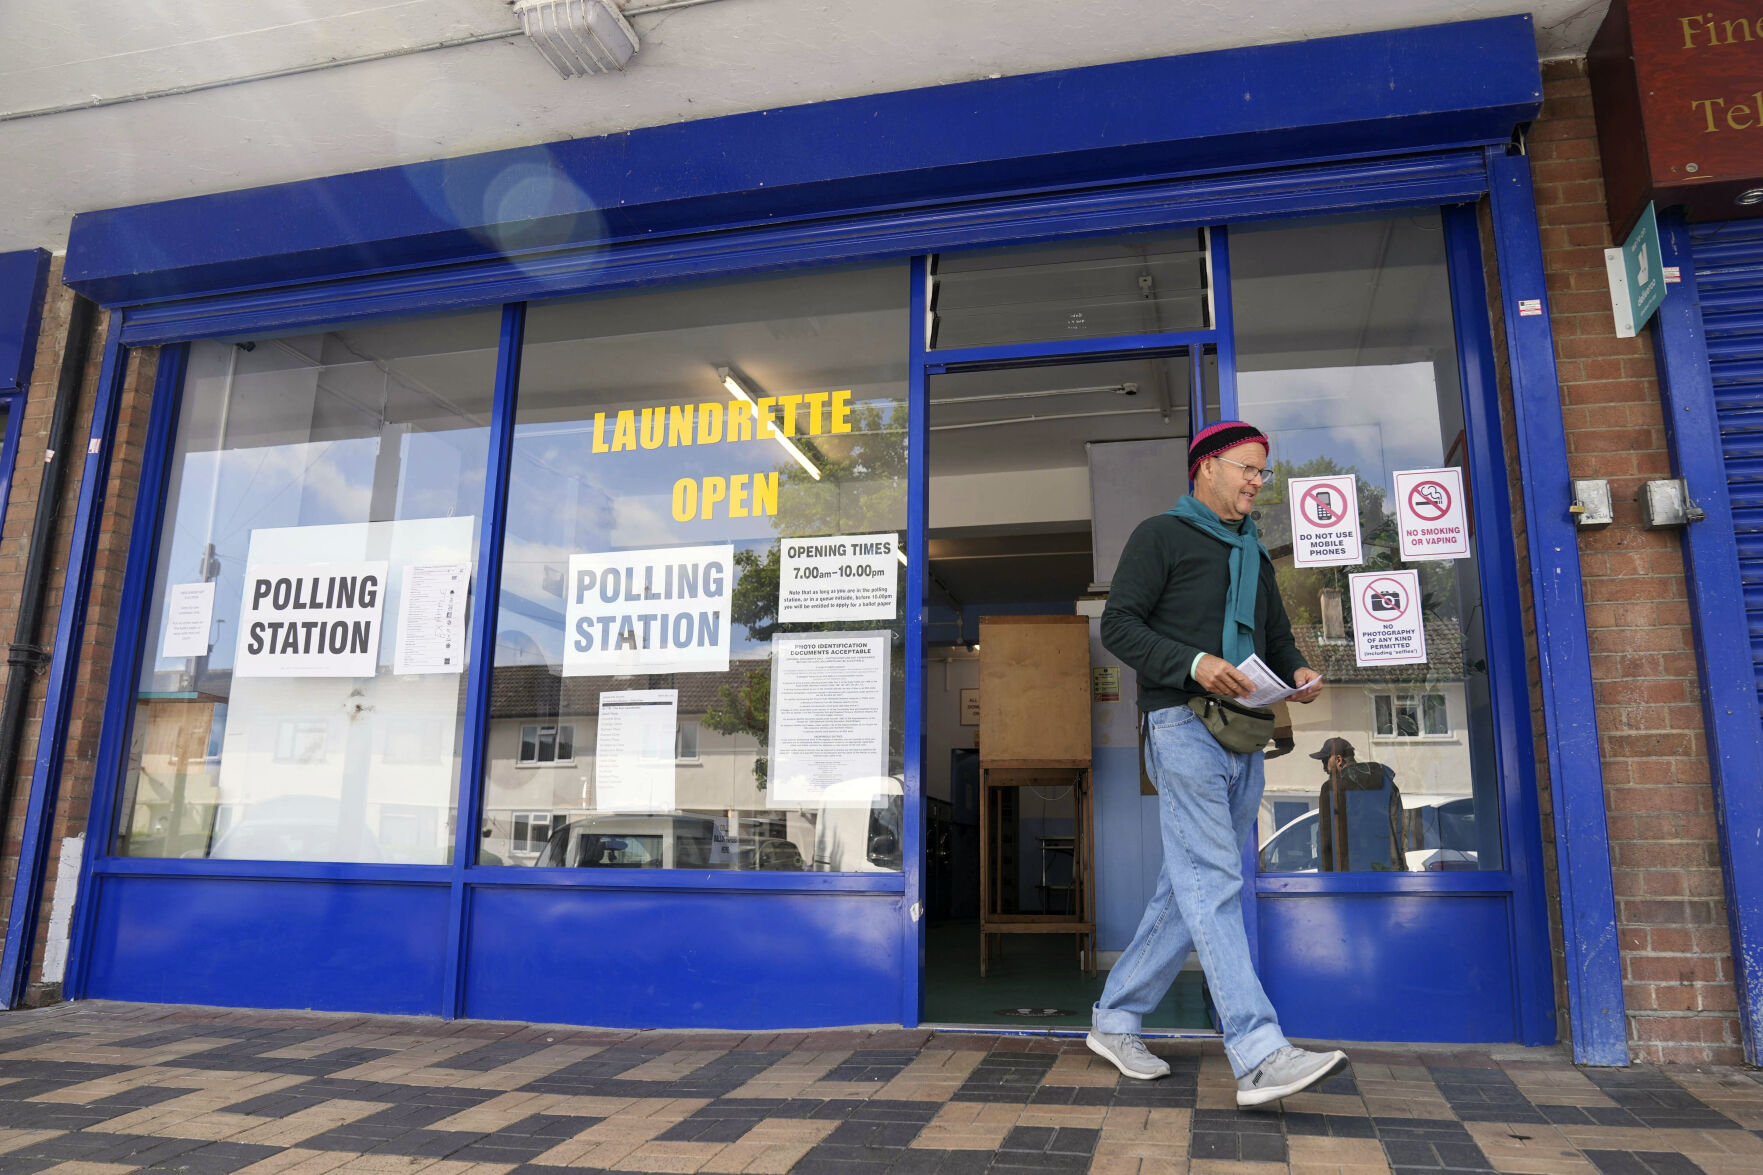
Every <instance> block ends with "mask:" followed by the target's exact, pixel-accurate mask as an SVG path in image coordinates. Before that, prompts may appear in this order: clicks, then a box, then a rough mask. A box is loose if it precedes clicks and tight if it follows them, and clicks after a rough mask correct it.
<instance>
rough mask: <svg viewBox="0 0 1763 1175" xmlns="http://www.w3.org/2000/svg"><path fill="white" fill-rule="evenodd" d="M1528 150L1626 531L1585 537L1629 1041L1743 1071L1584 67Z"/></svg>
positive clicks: (1584, 392)
mask: <svg viewBox="0 0 1763 1175" xmlns="http://www.w3.org/2000/svg"><path fill="white" fill-rule="evenodd" d="M1543 77H1544V83H1545V90H1544V108H1543V113H1542V116H1541V118H1540V119H1539V120H1538V121H1537V123H1536V124H1535V126H1534V127H1533V128H1532V131H1531V134H1530V138H1529V151H1530V161H1531V169H1532V173H1533V175H1534V177H1535V182H1536V194H1537V205H1538V208H1537V213H1538V219H1539V222H1540V224H1541V227H1542V243H1543V253H1544V264H1545V266H1546V268H1547V270H1548V288H1549V303H1550V313H1551V315H1552V318H1553V324H1554V332H1555V359H1556V363H1557V365H1558V370H1559V376H1560V383H1561V411H1562V417H1563V422H1564V423H1565V425H1566V431H1567V449H1568V464H1569V466H1570V468H1571V470H1572V476H1574V477H1581V478H1608V479H1609V481H1610V490H1611V495H1612V497H1613V498H1614V500H1615V519H1616V520H1615V523H1614V524H1613V525H1612V526H1610V527H1609V528H1607V529H1605V530H1601V531H1592V532H1587V533H1585V534H1583V535H1582V536H1581V538H1580V544H1579V549H1580V568H1581V571H1582V573H1583V575H1584V577H1585V599H1586V627H1587V635H1588V637H1589V640H1590V644H1591V655H1592V677H1593V680H1594V683H1595V686H1596V691H1597V711H1598V737H1599V742H1600V745H1601V748H1602V755H1603V768H1604V795H1605V807H1606V811H1607V813H1608V817H1609V826H1610V841H1611V863H1612V867H1613V869H1614V873H1615V877H1614V881H1615V889H1616V903H1617V921H1618V928H1619V931H1620V935H1621V942H1620V946H1621V952H1622V968H1623V980H1624V995H1625V998H1626V1000H1627V1005H1628V1017H1629V1040H1630V1044H1631V1049H1632V1051H1633V1054H1634V1057H1635V1059H1636V1060H1643V1061H1687V1062H1719V1063H1727V1064H1731V1063H1738V1062H1739V1061H1740V1060H1741V1059H1742V1058H1741V1053H1740V1044H1739V1027H1738V1020H1737V1012H1736V1008H1737V998H1736V992H1735V990H1734V985H1733V972H1732V958H1731V947H1730V943H1729V939H1728V936H1727V930H1726V908H1725V902H1724V899H1723V892H1722V882H1721V875H1720V859H1719V849H1718V845H1717V842H1716V839H1715V822H1714V805H1713V793H1712V790H1711V788H1710V786H1709V774H1708V750H1707V743H1706V740H1705V738H1704V736H1703V728H1702V715H1701V708H1700V694H1699V691H1698V688H1697V681H1696V677H1697V674H1696V657H1695V651H1694V643H1693V635H1692V632H1691V627H1690V608H1689V602H1688V599H1687V591H1686V587H1685V583H1684V567H1683V556H1682V547H1681V543H1680V540H1679V538H1678V536H1677V535H1676V533H1675V532H1672V531H1651V532H1649V531H1643V530H1642V529H1641V527H1640V508H1639V506H1638V505H1637V504H1636V503H1635V501H1634V496H1635V492H1636V490H1637V489H1638V488H1639V487H1640V484H1641V483H1642V482H1643V481H1646V480H1649V479H1652V478H1662V477H1669V476H1670V463H1669V461H1668V458H1667V455H1666V451H1665V432H1664V424H1663V422H1662V419H1661V409H1660V402H1659V387H1658V381H1657V378H1656V374H1655V367H1654V360H1653V350H1652V344H1651V341H1650V339H1649V338H1648V337H1646V336H1645V335H1643V336H1642V337H1639V338H1634V339H1618V338H1617V337H1616V335H1615V326H1614V323H1613V320H1612V318H1611V314H1610V295H1609V291H1608V286H1607V283H1606V278H1605V272H1604V249H1605V248H1607V247H1608V246H1609V245H1610V244H1611V243H1612V242H1611V240H1610V229H1609V224H1608V222H1607V221H1606V219H1605V209H1604V185H1603V179H1602V172H1601V170H1600V166H1599V162H1598V142H1597V128H1596V126H1595V124H1594V122H1593V119H1592V105H1591V92H1590V87H1589V85H1588V83H1587V81H1586V76H1585V64H1584V62H1577V61H1576V62H1555V63H1549V64H1546V65H1545V67H1544V73H1543Z"/></svg>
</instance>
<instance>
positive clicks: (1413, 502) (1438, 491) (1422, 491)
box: [1408, 481, 1451, 522]
mask: <svg viewBox="0 0 1763 1175" xmlns="http://www.w3.org/2000/svg"><path fill="white" fill-rule="evenodd" d="M1408 509H1410V510H1412V511H1413V512H1414V516H1415V517H1416V518H1418V519H1420V520H1421V521H1422V522H1437V521H1438V520H1439V519H1441V518H1443V517H1444V516H1445V515H1447V514H1449V513H1450V512H1451V491H1450V490H1448V489H1446V488H1445V487H1444V485H1443V484H1441V483H1439V482H1436V481H1421V482H1415V483H1414V485H1413V486H1412V487H1411V488H1410V489H1409V490H1408Z"/></svg>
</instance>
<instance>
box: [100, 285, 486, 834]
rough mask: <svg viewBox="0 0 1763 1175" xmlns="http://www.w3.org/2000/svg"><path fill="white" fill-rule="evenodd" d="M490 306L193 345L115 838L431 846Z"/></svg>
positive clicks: (448, 759) (456, 650) (466, 589)
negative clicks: (428, 316)
mask: <svg viewBox="0 0 1763 1175" xmlns="http://www.w3.org/2000/svg"><path fill="white" fill-rule="evenodd" d="M498 321H499V316H498V315H497V314H495V313H486V314H475V315H469V316H464V317H449V318H441V319H426V320H422V321H412V322H401V323H394V324H389V325H386V324H381V325H374V326H369V327H361V328H353V329H347V330H339V331H333V332H330V333H325V334H312V335H303V336H297V337H288V338H270V339H257V340H252V341H245V342H203V343H196V344H194V345H193V346H192V347H191V349H190V362H189V370H188V374H187V375H186V377H185V381H184V391H183V399H182V401H181V408H180V412H179V417H178V432H177V443H176V449H175V455H174V458H173V461H172V466H171V475H170V483H169V490H168V498H167V501H166V505H165V518H164V523H163V525H162V527H161V531H160V538H159V557H158V566H157V568H156V569H155V574H154V587H153V592H154V596H153V606H152V607H151V609H150V610H149V617H150V620H149V624H148V630H147V634H146V645H145V648H144V653H143V657H142V666H141V674H140V680H139V683H138V686H137V691H136V698H135V712H134V723H133V743H132V746H131V748H130V755H129V763H128V774H127V780H126V794H125V796H124V800H123V804H122V807H121V811H122V813H123V815H122V818H121V821H120V825H119V828H118V831H117V843H116V851H117V852H118V853H119V854H122V855H125V856H137V857H215V858H233V859H255V860H277V861H349V862H381V861H383V862H413V863H423V864H441V863H444V862H446V861H447V860H449V859H450V854H451V845H452V843H453V838H454V829H453V813H454V806H455V800H454V797H455V792H456V790H457V784H458V779H459V735H460V729H461V715H462V711H463V702H464V697H465V670H466V663H465V652H466V638H467V635H468V634H467V631H466V629H467V623H466V621H467V617H468V616H469V614H470V608H469V596H470V591H471V573H472V568H473V566H474V564H475V559H476V548H477V541H478V535H479V530H480V526H479V519H478V515H479V513H480V511H481V509H482V503H483V493H484V465H485V455H486V453H487V452H488V444H489V420H490V400H491V391H492V388H493V387H494V384H495V370H496V339H497V324H498Z"/></svg>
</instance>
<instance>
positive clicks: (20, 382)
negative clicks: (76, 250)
mask: <svg viewBox="0 0 1763 1175" xmlns="http://www.w3.org/2000/svg"><path fill="white" fill-rule="evenodd" d="M48 289H49V254H48V252H47V251H46V250H43V249H21V250H19V251H18V252H16V253H0V392H22V391H24V390H25V389H26V388H27V387H29V386H30V382H31V368H32V367H33V366H35V364H36V360H37V331H38V330H39V329H40V328H41V327H42V325H43V299H44V297H45V296H46V295H47V293H48Z"/></svg>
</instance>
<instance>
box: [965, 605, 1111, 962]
mask: <svg viewBox="0 0 1763 1175" xmlns="http://www.w3.org/2000/svg"><path fill="white" fill-rule="evenodd" d="M979 648H980V654H979V704H980V719H979V764H980V796H979V799H980V804H979V823H980V828H979V843H980V881H979V885H980V912H979V930H980V949H979V971H980V974H981V975H984V974H986V971H987V970H988V968H989V966H990V962H991V945H992V936H993V935H995V934H1071V935H1075V936H1076V938H1077V957H1078V965H1079V966H1080V967H1082V968H1083V969H1084V970H1085V971H1086V972H1089V973H1092V974H1093V973H1094V972H1095V970H1096V913H1095V888H1096V885H1095V830H1094V821H1093V820H1092V804H1091V794H1090V782H1091V780H1090V623H1089V619H1088V618H1087V617H1083V616H982V617H980V621H979ZM1025 787H1070V788H1071V789H1072V795H1073V800H1074V803H1073V829H1072V835H1071V836H1070V837H1062V838H1043V841H1047V840H1058V841H1061V842H1063V843H1060V844H1054V845H1048V844H1046V843H1042V844H1040V845H1038V846H1037V852H1038V853H1039V854H1040V856H1041V875H1042V882H1043V885H1042V891H1043V894H1044V895H1047V896H1049V897H1050V896H1051V893H1050V891H1051V890H1052V889H1054V888H1057V889H1059V890H1061V891H1064V890H1068V891H1069V892H1068V893H1063V892H1062V894H1061V896H1064V897H1067V898H1068V901H1067V902H1065V903H1064V904H1065V905H1066V907H1067V908H1066V909H1065V910H1063V911H1059V912H1051V911H1049V912H1042V913H1021V912H1018V911H1013V910H1009V909H1007V908H1006V907H1007V906H1008V905H1009V904H1010V903H1008V902H1006V901H1005V896H1006V895H1007V894H1010V893H1013V892H1015V889H1016V887H1015V885H1014V884H1013V882H1012V881H1011V879H1009V878H1007V877H1006V876H1005V872H1004V869H1003V865H1004V863H1005V861H1006V859H1007V854H1005V853H1004V852H1003V849H1004V847H1005V845H1006V838H1013V837H1015V836H1016V835H1017V830H1016V828H1015V827H1014V826H1013V825H1014V822H1011V821H1006V820H1005V819H1004V817H1003V813H1004V810H1005V808H1006V807H1007V806H1013V805H1007V804H1006V802H1005V801H1006V796H1007V795H1008V794H1011V793H1012V789H1021V788H1025ZM1015 794H1020V793H1019V791H1018V792H1016V793H1015ZM1064 853H1069V854H1070V860H1071V883H1070V885H1069V886H1068V887H1066V886H1060V887H1051V886H1048V885H1047V884H1046V881H1047V877H1048V872H1047V860H1048V856H1049V854H1053V855H1055V856H1057V855H1059V854H1064ZM999 945H1000V946H1001V945H1002V943H1001V942H1000V944H999Z"/></svg>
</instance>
